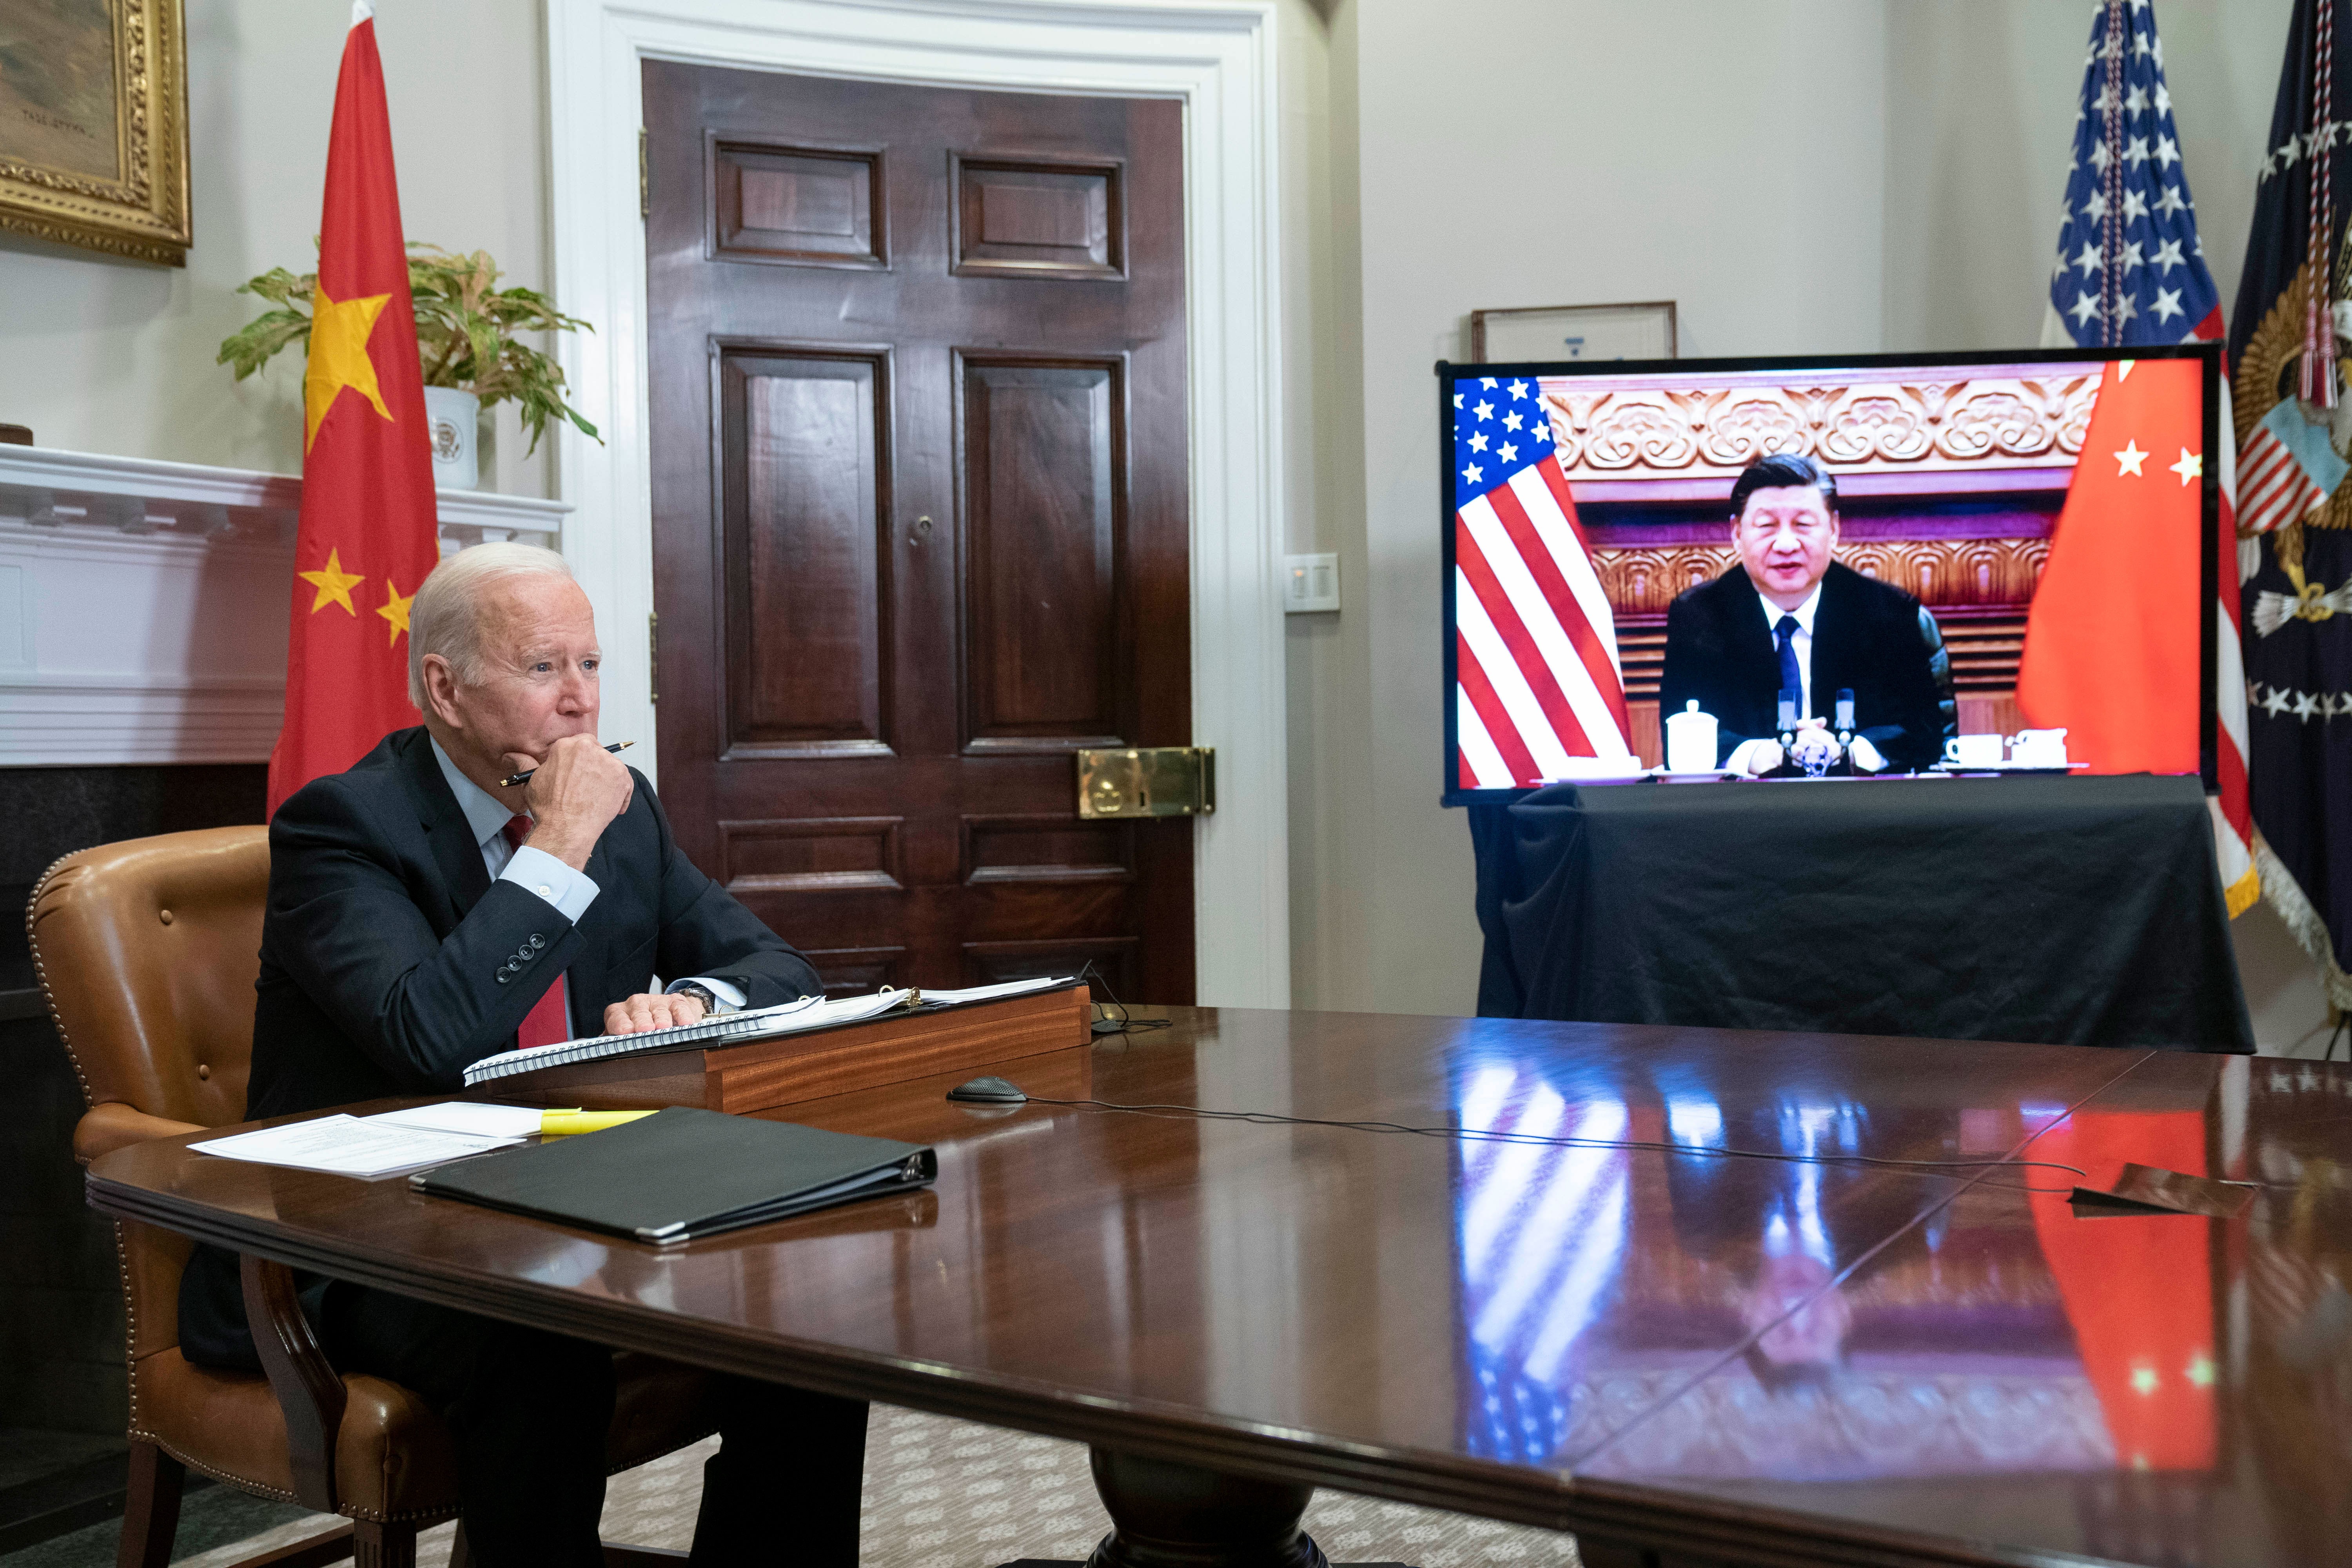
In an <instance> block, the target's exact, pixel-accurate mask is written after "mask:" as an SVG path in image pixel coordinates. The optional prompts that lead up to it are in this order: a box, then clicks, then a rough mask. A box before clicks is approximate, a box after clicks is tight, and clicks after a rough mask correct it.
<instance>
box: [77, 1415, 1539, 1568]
mask: <svg viewBox="0 0 2352 1568" xmlns="http://www.w3.org/2000/svg"><path fill="white" fill-rule="evenodd" d="M716 1446H717V1439H715V1438H714V1439H712V1440H711V1442H710V1443H709V1444H707V1445H697V1446H696V1447H691V1448H686V1449H681V1450H680V1451H679V1452H677V1453H675V1454H672V1455H671V1456H670V1457H669V1458H666V1459H660V1460H656V1462H655V1463H653V1464H650V1465H646V1466H645V1467H643V1468H639V1469H635V1470H632V1471H630V1472H629V1473H628V1474H627V1475H625V1476H616V1477H614V1479H613V1481H612V1483H611V1487H610V1489H608V1491H607V1492H606V1494H605V1500H604V1539H605V1540H607V1541H614V1542H628V1543H629V1544H631V1545H634V1546H667V1547H672V1548H677V1549H679V1550H683V1549H684V1548H685V1547H686V1546H688V1544H689V1543H690V1542H691V1540H692V1538H693V1534H694V1511H695V1506H696V1501H697V1499H698V1497H699V1496H700V1492H701V1483H702V1461H703V1460H704V1459H705V1458H709V1454H710V1452H711V1450H712V1448H713V1447H716ZM865 1519H866V1523H865V1540H864V1543H863V1548H862V1550H861V1551H860V1552H859V1553H858V1555H859V1557H860V1558H861V1560H862V1562H863V1563H864V1565H865V1568H993V1565H994V1564H997V1563H1008V1562H1011V1561H1013V1560H1014V1559H1016V1558H1022V1557H1045V1558H1055V1557H1059V1558H1075V1559H1083V1558H1084V1557H1085V1556H1086V1555H1087V1552H1090V1551H1092V1550H1093V1549H1094V1544H1095V1542H1097V1541H1098V1540H1100V1539H1101V1537H1102V1535H1103V1532H1104V1531H1107V1530H1108V1529H1109V1528H1110V1521H1108V1519H1106V1518H1105V1517H1104V1516H1103V1511H1102V1505H1101V1504H1100V1503H1099V1502H1097V1500H1096V1499H1095V1489H1094V1481H1093V1479H1091V1478H1090V1477H1089V1476H1088V1475H1087V1451H1086V1449H1085V1447H1082V1446H1081V1445H1079V1444H1076V1443H1064V1442H1058V1441H1056V1440H1055V1439H1054V1438H1051V1437H1033V1436H1027V1435H1026V1434H1024V1433H1019V1432H1005V1431H1000V1430H998V1429H997V1428H995V1427H992V1426H973V1425H971V1424H970V1423H967V1422H962V1421H950V1420H948V1419H947V1418H945V1417H944V1416H938V1415H918V1414H917V1413H916V1412H914V1411H911V1410H900V1409H897V1408H895V1407H893V1406H891V1405H876V1406H875V1407H874V1417H873V1424H872V1426H871V1427H870V1428H869V1429H868V1436H867V1439H866V1513H865ZM324 1522H325V1521H324V1520H323V1519H321V1518H320V1517H319V1516H316V1515H306V1516H304V1517H302V1518H300V1519H297V1520H295V1521H291V1522H289V1523H287V1524H284V1525H280V1526H278V1528H277V1529H274V1530H272V1531H268V1532H267V1533H266V1534H262V1535H257V1536H254V1537H252V1538H250V1539H247V1540H244V1541H239V1542H235V1543H233V1544H231V1545H227V1546H222V1547H218V1548H215V1549H214V1550H212V1551H209V1552H203V1553H201V1554H200V1555H196V1556H191V1557H186V1558H184V1559H181V1563H182V1564H183V1568H228V1565H229V1564H231V1563H237V1562H240V1561H242V1560H243V1559H245V1558H247V1557H249V1556H252V1555H254V1554H255V1553H256V1552H262V1551H265V1550H268V1549H269V1548H272V1547H276V1546H281V1545H285V1544H288V1543H290V1542H295V1541H299V1540H300V1539H301V1538H302V1537H303V1536H305V1535H307V1534H309V1533H310V1531H313V1530H316V1529H320V1528H323V1525H324ZM453 1528H454V1527H453V1526H450V1525H446V1524H445V1525H443V1526H441V1527H440V1528H439V1529H437V1530H434V1531H428V1532H426V1534H425V1537H424V1539H423V1541H422V1542H420V1550H419V1552H418V1554H417V1562H418V1564H419V1568H446V1563H448V1560H449V1536H450V1532H451V1531H452V1529H453ZM1307 1529H1308V1530H1309V1531H1311V1532H1312V1533H1313V1534H1314V1536H1315V1539H1316V1542H1317V1543H1318V1544H1319V1545H1320V1546H1321V1547H1322V1548H1323V1550H1324V1552H1326V1553H1328V1555H1329V1556H1330V1557H1331V1558H1332V1559H1333V1561H1335V1562H1339V1563H1368V1562H1397V1563H1412V1564H1415V1565H1416V1568H1578V1563H1577V1556H1576V1543H1575V1542H1574V1540H1573V1539H1571V1538H1570V1537H1569V1536H1566V1535H1559V1534H1555V1533H1553V1532H1552V1531H1544V1530H1526V1529H1521V1528H1519V1527H1517V1526H1514V1525H1507V1524H1496V1523H1493V1522H1491V1521H1487V1520H1483V1519H1467V1518H1465V1517H1463V1516H1461V1515H1458V1514H1450V1513H1437V1512H1433V1511H1432V1510H1428V1509H1421V1508H1408V1507H1406V1506H1405V1505H1404V1504H1402V1503H1391V1502H1377V1501H1374V1500H1371V1499H1370V1498H1359V1497H1349V1496H1348V1495H1346V1494H1344V1493H1341V1492H1318V1494H1316V1499H1315V1502H1314V1505H1313V1506H1312V1507H1310V1508H1309V1509H1308V1510H1307ZM111 1560H112V1554H111V1552H109V1553H108V1556H107V1558H106V1559H105V1561H109V1562H110V1561H111Z"/></svg>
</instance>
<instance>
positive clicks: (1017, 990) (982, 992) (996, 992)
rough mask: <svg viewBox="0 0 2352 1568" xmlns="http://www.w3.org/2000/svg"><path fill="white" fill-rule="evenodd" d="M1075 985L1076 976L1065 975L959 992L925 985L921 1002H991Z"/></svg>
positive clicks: (970, 987) (979, 987)
mask: <svg viewBox="0 0 2352 1568" xmlns="http://www.w3.org/2000/svg"><path fill="white" fill-rule="evenodd" d="M1077 983H1078V979H1077V976H1076V975H1075V974H1066V975H1063V976H1062V977H1061V978H1060V979H1058V980H1055V979H1045V980H1005V981H1001V982H999V983H998V984H994V985H967V986H965V987H964V988H963V989H962V990H961V991H940V990H938V989H935V988H934V987H932V986H929V985H926V986H924V987H923V1000H924V1001H926V1002H992V1001H994V1000H995V999H996V998H998V997H999V996H1018V995H1020V994H1022V993H1023V992H1024V991H1055V990H1059V989H1061V988H1062V987H1064V986H1066V985H1076V984H1077Z"/></svg>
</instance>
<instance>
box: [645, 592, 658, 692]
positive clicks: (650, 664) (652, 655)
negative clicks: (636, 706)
mask: <svg viewBox="0 0 2352 1568" xmlns="http://www.w3.org/2000/svg"><path fill="white" fill-rule="evenodd" d="M660 700H661V615H660V613H659V612H658V611H654V610H648V611H646V701H648V702H658V701H660Z"/></svg>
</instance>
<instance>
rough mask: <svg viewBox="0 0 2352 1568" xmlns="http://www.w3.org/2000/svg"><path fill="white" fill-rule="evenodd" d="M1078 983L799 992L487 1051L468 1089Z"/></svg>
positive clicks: (1067, 979) (471, 1071)
mask: <svg viewBox="0 0 2352 1568" xmlns="http://www.w3.org/2000/svg"><path fill="white" fill-rule="evenodd" d="M1072 984H1076V980H1075V979H1074V978H1073V977H1071V976H1068V975H1064V976H1061V977H1059V978H1048V979H1040V980H1008V981H1006V982H1004V983H1003V984H1001V985H974V986H971V987H969V988H967V989H964V990H961V991H935V990H924V991H917V990H912V989H908V990H903V991H900V990H892V989H889V988H887V987H886V988H885V989H883V990H880V991H877V992H876V993H875V994H872V995H871V996H842V997H837V998H828V997H820V996H803V997H802V998H801V999H800V1000H799V1001H797V1002H786V1003H783V1004H782V1005H778V1006H774V1007H755V1008H752V1009H751V1011H749V1012H745V1013H730V1014H728V1015H727V1016H724V1017H719V1018H708V1019H705V1020H704V1021H703V1022H701V1023H699V1024H688V1025H686V1026H682V1027H680V1028H676V1029H652V1030H647V1031H646V1032H645V1033H643V1034H636V1035H597V1036H593V1037H589V1038H587V1039H580V1040H560V1041H558V1042H556V1043H555V1044H554V1045H551V1046H533V1047H530V1049H528V1050H520V1051H501V1052H499V1054H498V1055H497V1056H494V1057H484V1058H482V1059H481V1060H480V1061H478V1062H476V1063H475V1064H474V1065H473V1066H472V1067H469V1068H467V1069H466V1087H467V1088H468V1089H471V1088H473V1087H474V1086H475V1085H476V1084H481V1083H488V1082H489V1081H491V1080H492V1079H501V1078H509V1077H511V1076H513V1075H514V1074H516V1073H523V1072H537V1071H539V1070H540V1069H541V1068H555V1067H569V1066H571V1065H572V1063H574V1062H595V1061H604V1060H606V1059H607V1058H613V1057H638V1056H653V1055H656V1054H658V1053H660V1052H663V1051H690V1050H701V1049H704V1048H706V1047H712V1046H738V1045H742V1044H745V1043H746V1042H748V1041H751V1040H764V1039H770V1038H772V1037H775V1036H778V1035H801V1034H809V1033H812V1032H814V1031H816V1030H819V1029H837V1028H840V1027H842V1026H844V1025H847V1024H862V1023H864V1022H865V1021H866V1020H867V1019H868V1018H879V1017H881V1016H884V1015H885V1014H888V1013H912V1012H919V1011H929V1010H931V1009H934V1008H948V1007H965V1006H970V1005H973V1004H975V1003H980V1002H993V1001H995V1000H997V999H998V998H999V997H1003V996H1021V995H1025V994H1028V993H1030V992H1033V991H1053V990H1058V989H1060V988H1061V987H1064V986H1066V985H1072Z"/></svg>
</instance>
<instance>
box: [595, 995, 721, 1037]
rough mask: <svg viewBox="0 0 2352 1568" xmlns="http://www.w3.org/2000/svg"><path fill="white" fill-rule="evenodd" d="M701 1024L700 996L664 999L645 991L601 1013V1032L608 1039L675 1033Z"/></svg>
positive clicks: (665, 997) (616, 1003)
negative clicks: (650, 1031) (658, 1031)
mask: <svg viewBox="0 0 2352 1568" xmlns="http://www.w3.org/2000/svg"><path fill="white" fill-rule="evenodd" d="M700 1022H702V998H701V997H699V996H687V995H682V994H681V995H676V996H665V995H662V994H658V993H656V992H651V991H646V992H640V993H639V994H636V995H635V996H632V997H630V998H629V999H628V1000H627V1001H625V1002H615V1003H614V1004H613V1005H611V1006H609V1007H607V1008H605V1009H604V1032H605V1033H606V1034H608V1035H642V1034H644V1033H645V1032H646V1030H647V1029H675V1028H679V1027H682V1026H685V1025H688V1024H699V1023H700Z"/></svg>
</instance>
